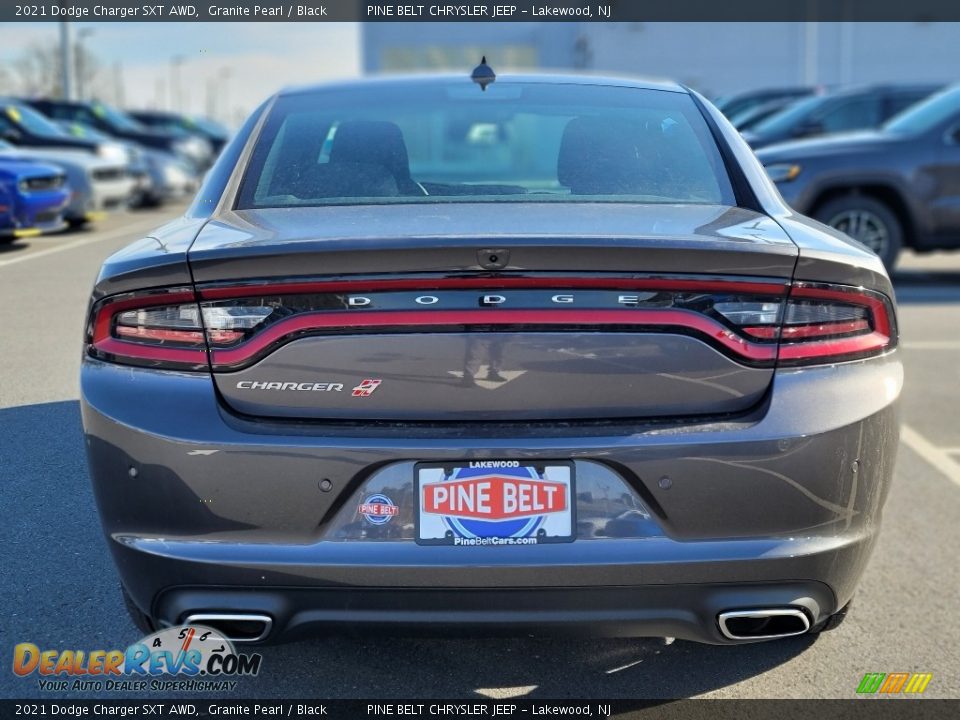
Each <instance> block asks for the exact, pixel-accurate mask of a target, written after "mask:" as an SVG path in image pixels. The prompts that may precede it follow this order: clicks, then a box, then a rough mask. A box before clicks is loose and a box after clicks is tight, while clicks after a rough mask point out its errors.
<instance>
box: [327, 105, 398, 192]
mask: <svg viewBox="0 0 960 720" xmlns="http://www.w3.org/2000/svg"><path fill="white" fill-rule="evenodd" d="M330 162H331V164H338V163H359V164H363V165H381V166H383V167H384V168H386V169H387V170H388V171H389V172H390V173H391V174H393V176H394V178H395V179H396V180H397V181H403V180H407V179H408V178H409V177H410V159H409V157H408V156H407V145H406V143H405V142H404V141H403V133H402V132H401V131H400V127H399V126H398V125H396V124H395V123H392V122H385V121H378V120H350V121H347V122H344V123H341V124H340V125H339V126H338V127H337V133H336V135H334V137H333V147H332V148H331V149H330Z"/></svg>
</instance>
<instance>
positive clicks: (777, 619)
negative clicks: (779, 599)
mask: <svg viewBox="0 0 960 720" xmlns="http://www.w3.org/2000/svg"><path fill="white" fill-rule="evenodd" d="M717 622H718V624H719V625H720V632H722V633H723V636H724V637H726V638H728V639H730V640H774V639H776V638H785V637H793V636H794V635H803V634H804V633H805V632H807V631H808V630H809V629H810V618H809V617H807V614H806V613H805V612H804V611H803V610H800V609H799V608H762V609H757V610H730V611H728V612H722V613H720V615H719V616H718V617H717Z"/></svg>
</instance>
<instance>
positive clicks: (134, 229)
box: [0, 216, 167, 267]
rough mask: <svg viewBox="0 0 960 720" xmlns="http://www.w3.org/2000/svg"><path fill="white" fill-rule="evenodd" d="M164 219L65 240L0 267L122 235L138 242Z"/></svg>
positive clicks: (9, 259) (10, 259)
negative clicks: (147, 231)
mask: <svg viewBox="0 0 960 720" xmlns="http://www.w3.org/2000/svg"><path fill="white" fill-rule="evenodd" d="M166 219H167V218H158V217H156V216H154V217H150V218H144V219H143V220H141V221H139V222H136V223H131V224H129V225H124V226H123V227H119V228H117V229H115V230H112V231H110V232H105V233H101V232H95V233H94V234H93V235H92V236H91V237H88V238H84V239H83V240H67V239H65V240H64V241H63V244H62V245H55V246H53V247H48V248H44V249H43V250H38V251H37V252H32V253H27V254H26V255H17V256H16V257H12V258H8V259H6V260H0V267H6V266H7V265H14V264H16V263H19V262H24V261H25V260H35V259H36V258H41V257H46V256H47V255H52V254H53V253H58V252H63V251H64V250H72V249H73V248H79V247H83V246H84V245H93V244H94V243H98V242H103V241H104V240H116V239H117V238H119V237H123V236H124V235H129V236H130V240H131V242H132V241H134V240H139V239H140V237H141V235H140V233H142V232H144V231H146V230H150V229H152V228H155V227H157V226H158V225H162V224H163V223H164V222H165V221H166ZM52 237H53V236H51V238H52Z"/></svg>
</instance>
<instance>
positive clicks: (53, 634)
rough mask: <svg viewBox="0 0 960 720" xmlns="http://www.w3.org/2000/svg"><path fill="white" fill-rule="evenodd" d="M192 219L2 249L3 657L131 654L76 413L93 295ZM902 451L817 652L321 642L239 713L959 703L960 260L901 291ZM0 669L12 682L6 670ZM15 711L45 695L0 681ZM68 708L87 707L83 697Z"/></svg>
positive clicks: (277, 660) (282, 658)
mask: <svg viewBox="0 0 960 720" xmlns="http://www.w3.org/2000/svg"><path fill="white" fill-rule="evenodd" d="M178 210H179V209H178V208H173V209H170V208H168V209H166V210H163V211H149V212H140V213H131V214H121V215H117V216H115V217H112V218H109V219H108V220H107V221H105V222H104V223H102V224H101V226H99V227H98V228H96V229H95V230H91V231H87V232H83V233H76V234H72V235H65V236H53V237H45V238H36V239H31V240H30V241H28V242H24V243H18V244H15V245H11V246H0V328H2V340H0V367H2V368H3V373H2V384H0V485H2V488H3V496H2V497H3V502H2V504H0V514H2V522H0V543H2V547H3V548H4V559H3V566H2V568H3V569H2V572H0V575H2V577H3V580H2V582H0V607H3V608H4V615H5V619H4V622H3V623H2V626H0V634H2V637H3V642H2V652H3V653H12V649H13V646H14V645H15V644H16V643H19V642H32V643H35V644H37V645H39V646H40V647H42V648H77V649H81V648H82V649H85V650H90V649H112V648H123V647H126V645H128V644H129V643H131V642H133V641H135V640H137V639H138V638H139V633H138V632H137V631H136V630H135V629H134V628H133V626H132V625H131V623H130V621H129V620H128V619H127V616H126V614H125V612H124V610H123V606H122V602H121V599H120V592H119V588H118V580H117V576H116V574H115V572H114V569H113V565H112V563H111V561H110V558H109V557H108V555H107V552H106V548H105V544H104V541H103V538H102V537H101V534H100V527H99V524H98V521H97V517H96V509H95V507H94V503H93V498H92V496H91V492H90V487H89V482H88V479H87V469H86V463H85V459H84V455H83V440H82V434H81V428H80V414H79V406H78V402H77V397H78V390H77V375H78V368H79V363H80V341H81V331H82V326H83V320H84V314H85V311H86V302H87V295H88V292H89V289H90V286H91V284H92V282H93V279H94V277H95V275H96V272H97V269H98V267H99V264H100V262H101V260H102V259H103V258H104V257H105V256H106V255H108V254H109V253H111V252H112V251H114V250H116V249H118V248H120V247H121V246H123V245H124V244H126V243H127V242H129V241H131V240H133V239H136V238H137V237H140V236H141V235H142V234H144V232H145V231H146V230H148V229H149V228H151V227H153V226H156V225H159V224H160V223H161V222H162V221H163V220H165V219H166V218H167V217H171V216H173V215H175V214H176V213H177V212H178ZM895 281H896V286H897V293H898V299H899V301H900V312H901V315H900V318H901V326H902V351H903V354H904V358H905V362H906V389H905V395H904V399H903V406H902V409H903V423H904V427H903V441H902V443H901V449H900V455H899V459H898V464H897V472H896V482H895V486H894V488H893V491H892V493H891V496H890V498H889V501H888V503H887V507H886V515H885V520H884V522H885V525H884V530H883V533H882V535H881V538H880V542H879V546H878V548H877V550H876V553H875V555H874V557H873V559H872V561H871V564H870V566H869V569H868V571H867V574H866V576H865V577H864V579H863V582H862V584H861V587H860V590H859V592H858V595H857V597H856V601H855V604H854V607H853V610H852V612H851V614H850V616H849V617H848V619H847V621H846V622H845V623H844V624H843V625H842V626H841V627H840V628H839V629H838V630H837V631H835V632H831V633H827V634H825V635H823V636H822V637H820V638H819V639H815V640H814V639H809V638H799V639H789V640H783V641H778V642H774V643H767V644H760V645H748V646H738V647H711V646H702V645H697V644H694V643H687V642H682V641H677V642H674V643H672V644H666V643H664V642H663V641H662V640H657V639H651V640H558V639H539V638H520V639H485V638H478V639H457V640H454V639H417V638H403V639H397V638H366V639H352V638H327V639H316V640H311V641H304V642H299V643H296V644H292V645H286V646H281V647H268V648H263V649H262V650H261V652H262V653H263V655H264V660H263V669H262V671H261V673H260V675H259V676H258V677H256V678H251V679H245V680H243V681H242V682H240V684H239V685H238V687H237V696H240V697H261V698H266V697H300V698H303V697H322V698H337V697H345V698H350V697H354V698H355V697H385V698H386V697H390V698H425V697H430V698H444V697H447V698H454V697H455V698H469V697H491V698H510V697H530V698H585V697H586V698H600V699H603V698H634V697H637V698H658V697H690V696H708V697H718V698H748V697H749V698H821V697H831V698H850V697H853V696H854V690H855V689H856V687H857V685H858V683H859V682H860V679H861V678H862V677H863V675H864V673H867V672H885V673H890V672H899V671H908V672H930V673H933V680H932V681H931V683H930V685H929V687H928V689H927V691H926V693H925V695H926V696H928V697H938V698H940V697H960V623H958V622H957V621H956V617H955V608H956V601H957V597H958V596H960V562H958V561H957V548H958V547H960V523H958V522H957V519H958V518H960V336H958V333H957V330H958V328H960V253H957V254H954V255H952V256H951V255H936V256H928V257H923V258H920V257H907V258H905V260H904V262H903V263H902V268H901V269H900V270H899V271H898V272H897V273H896V277H895ZM6 658H7V659H6V660H4V661H3V664H4V665H5V667H6V668H9V667H10V665H9V664H8V663H9V661H10V660H9V659H10V655H9V654H7V655H6ZM0 696H2V697H5V698H26V697H46V698H47V699H56V698H63V697H67V695H64V694H62V693H57V694H51V693H49V692H47V693H44V692H43V691H41V690H40V689H39V688H38V685H37V680H36V677H35V676H34V677H32V678H28V679H21V678H18V677H16V676H14V675H13V673H11V672H10V670H9V669H5V670H2V671H0ZM72 696H74V697H92V695H91V694H89V693H76V694H73V695H72Z"/></svg>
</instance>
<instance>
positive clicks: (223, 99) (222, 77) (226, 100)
mask: <svg viewBox="0 0 960 720" xmlns="http://www.w3.org/2000/svg"><path fill="white" fill-rule="evenodd" d="M232 73H233V71H232V70H231V69H230V68H228V67H222V68H220V72H218V73H217V77H218V79H219V81H220V82H219V85H220V93H219V95H220V103H219V105H220V120H221V122H223V123H224V124H225V125H230V93H229V90H230V85H229V83H230V75H231V74H232Z"/></svg>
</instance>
